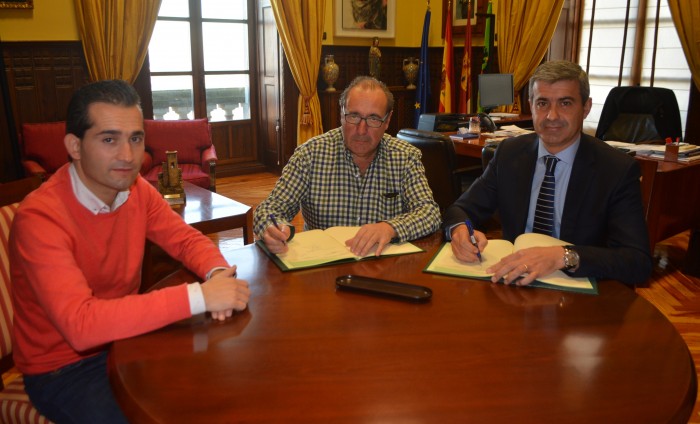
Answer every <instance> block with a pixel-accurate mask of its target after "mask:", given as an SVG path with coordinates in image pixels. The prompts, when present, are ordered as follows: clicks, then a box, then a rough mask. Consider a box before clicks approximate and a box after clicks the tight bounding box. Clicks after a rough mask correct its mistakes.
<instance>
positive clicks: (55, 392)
mask: <svg viewBox="0 0 700 424" xmlns="http://www.w3.org/2000/svg"><path fill="white" fill-rule="evenodd" d="M24 384H25V389H26V391H27V394H28V395H29V399H30V400H31V401H32V404H34V407H35V408H36V409H37V410H39V412H41V414H42V415H43V416H45V417H46V418H48V419H50V420H51V421H53V422H55V423H57V424H63V423H91V424H92V423H114V424H117V423H119V424H124V423H128V421H127V420H126V418H125V417H124V414H123V413H122V411H121V409H120V408H119V405H118V404H117V401H116V400H115V399H114V394H113V393H112V388H111V387H110V385H109V378H108V376H107V352H106V351H105V352H102V353H99V354H97V355H95V356H91V357H89V358H86V359H83V360H82V361H78V362H76V363H73V364H70V365H66V366H65V367H63V368H60V369H58V370H56V371H52V372H49V373H46V374H38V375H25V376H24Z"/></svg>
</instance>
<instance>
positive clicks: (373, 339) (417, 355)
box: [109, 235, 696, 423]
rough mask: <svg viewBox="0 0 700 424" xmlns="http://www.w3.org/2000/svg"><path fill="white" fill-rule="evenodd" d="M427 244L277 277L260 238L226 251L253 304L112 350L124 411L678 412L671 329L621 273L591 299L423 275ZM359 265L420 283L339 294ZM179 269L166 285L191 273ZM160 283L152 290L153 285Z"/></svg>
mask: <svg viewBox="0 0 700 424" xmlns="http://www.w3.org/2000/svg"><path fill="white" fill-rule="evenodd" d="M415 244H417V245H419V246H420V247H422V248H423V249H425V253H419V254H412V255H404V256H397V257H391V258H383V259H380V260H369V261H361V262H356V263H351V264H342V265H334V266H327V267H322V268H316V269H310V270H303V271H296V272H287V273H283V272H281V271H280V270H279V269H278V268H277V267H276V266H275V265H274V264H273V263H272V262H271V261H270V260H269V258H268V257H267V256H265V254H264V253H262V251H261V250H260V249H259V248H258V247H257V246H255V245H250V246H245V247H243V248H241V249H238V250H233V251H231V252H230V255H229V256H228V257H227V259H229V261H230V262H231V263H235V264H237V265H238V274H239V276H240V277H241V278H243V279H246V280H248V281H249V282H250V284H251V289H252V298H251V301H250V304H249V308H248V309H247V310H246V311H244V312H243V313H239V314H236V315H235V316H234V317H233V318H231V319H229V320H227V321H226V322H223V323H219V322H211V321H210V320H208V319H205V318H204V317H203V316H199V317H195V318H192V319H190V320H186V321H182V322H179V323H176V324H174V325H171V326H169V327H167V328H165V329H162V330H159V331H155V332H153V333H151V334H147V335H144V336H140V337H135V338H131V339H128V340H121V341H117V342H115V343H114V344H113V346H112V350H111V352H110V357H109V358H110V359H109V370H110V378H111V381H112V386H113V389H114V391H115V394H116V396H117V399H118V401H119V403H120V405H121V406H122V408H123V409H124V411H125V413H126V414H127V417H128V418H129V419H130V421H131V422H134V423H148V422H163V423H177V422H188V423H189V422H216V423H219V422H300V421H303V422H324V423H325V422H333V423H337V422H348V423H355V422H390V423H394V422H518V423H526V422H535V423H540V422H567V423H576V422H581V423H590V422H686V420H687V418H688V417H689V416H690V413H691V411H692V408H693V405H694V402H695V397H696V377H695V369H694V365H693V362H692V358H691V355H690V354H689V351H688V348H687V346H686V344H685V343H684V341H683V339H682V338H681V337H680V335H679V333H678V332H677V331H676V329H675V328H674V327H673V325H672V324H671V323H670V322H669V321H668V320H667V319H666V318H665V317H664V316H663V315H662V314H661V313H660V312H659V311H658V310H656V309H655V308H654V307H653V306H652V305H651V304H650V303H648V302H647V301H646V300H644V299H643V298H641V297H639V296H637V295H636V294H635V292H634V291H633V290H632V289H630V288H627V287H625V286H623V285H621V284H619V283H617V282H614V281H605V282H601V283H600V295H598V296H593V295H583V294H572V293H564V292H559V291H553V290H545V289H533V288H524V287H523V288H520V287H513V286H503V285H493V284H491V283H489V282H486V281H478V280H468V279H457V278H451V277H446V276H440V275H434V274H425V273H422V272H421V271H422V269H423V268H424V267H425V265H426V264H427V262H428V261H429V260H430V258H431V257H432V256H433V254H434V253H435V251H436V249H437V247H438V246H439V244H440V236H439V235H434V236H431V237H429V238H426V239H423V240H419V241H417V242H415ZM345 274H357V275H366V276H376V277H382V278H388V279H393V280H398V281H404V282H408V283H414V284H420V285H424V286H428V287H430V288H431V289H432V291H433V299H432V300H431V301H430V302H429V303H425V304H412V303H405V302H401V301H395V300H390V299H384V298H377V297H372V296H367V295H361V294H354V293H348V292H340V291H336V289H335V285H334V284H335V278H336V277H337V276H340V275H345ZM193 279H194V277H193V276H192V275H189V274H188V273H187V272H186V271H184V270H182V271H178V272H177V273H176V274H173V275H172V276H170V277H169V278H167V279H166V280H164V281H163V282H162V284H163V285H168V284H173V283H177V282H180V281H192V280H193ZM159 285H160V284H159Z"/></svg>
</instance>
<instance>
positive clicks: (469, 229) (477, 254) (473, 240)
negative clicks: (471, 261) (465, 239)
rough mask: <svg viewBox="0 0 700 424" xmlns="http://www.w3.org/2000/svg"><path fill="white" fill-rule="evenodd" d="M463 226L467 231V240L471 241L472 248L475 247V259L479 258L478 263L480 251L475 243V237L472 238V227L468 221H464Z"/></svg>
mask: <svg viewBox="0 0 700 424" xmlns="http://www.w3.org/2000/svg"><path fill="white" fill-rule="evenodd" d="M464 225H466V226H467V230H468V231H469V240H471V242H472V244H473V245H474V247H476V257H477V258H479V262H481V251H480V250H479V245H478V244H477V242H476V237H474V226H473V225H472V222H471V221H470V220H469V219H467V220H465V221H464Z"/></svg>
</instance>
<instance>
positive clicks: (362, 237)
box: [254, 76, 441, 256]
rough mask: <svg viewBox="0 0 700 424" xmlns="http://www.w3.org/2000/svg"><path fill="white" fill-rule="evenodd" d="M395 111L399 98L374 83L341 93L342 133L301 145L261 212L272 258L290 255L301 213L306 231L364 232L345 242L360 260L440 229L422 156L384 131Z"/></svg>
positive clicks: (258, 220) (260, 225) (363, 81)
mask: <svg viewBox="0 0 700 424" xmlns="http://www.w3.org/2000/svg"><path fill="white" fill-rule="evenodd" d="M393 106H394V96H393V95H392V94H391V92H390V91H389V90H388V89H387V88H386V86H385V85H384V84H383V83H382V82H380V81H377V80H376V79H374V78H372V77H367V76H361V77H357V78H355V80H353V81H352V82H351V83H350V85H349V86H348V87H347V88H346V89H345V91H343V93H342V94H341V96H340V108H341V118H340V122H341V126H340V128H336V129H333V130H330V131H328V132H327V133H325V134H321V135H319V136H316V137H313V138H311V139H310V140H309V141H307V142H306V143H304V144H303V145H301V146H298V147H297V149H296V150H295V152H294V154H293V155H292V157H291V159H290V160H289V163H288V164H287V165H286V166H285V167H284V170H283V171H282V176H281V177H280V179H279V180H278V181H277V184H276V185H275V188H274V189H273V190H272V192H271V193H270V195H269V196H268V197H267V199H265V200H264V201H263V202H262V203H261V204H260V205H259V206H258V207H257V208H256V210H255V221H254V228H255V233H256V235H257V236H258V237H259V238H261V239H262V240H263V241H264V242H265V244H266V245H267V247H268V248H269V249H270V251H271V252H273V253H282V252H285V251H287V245H286V241H287V240H289V239H290V238H291V237H292V236H293V235H294V234H293V233H294V231H293V230H294V227H293V226H292V225H290V222H291V220H292V219H293V218H294V216H296V214H297V213H298V212H299V208H300V207H301V211H302V215H303V217H304V228H305V229H326V228H329V227H335V226H359V227H361V228H360V230H359V231H358V232H357V234H356V235H355V237H353V238H352V239H350V240H348V241H346V244H347V245H348V247H349V248H350V250H351V251H352V252H353V253H354V254H355V255H358V256H364V255H366V254H367V253H369V251H370V250H371V249H372V248H373V247H374V246H375V245H376V246H377V250H376V254H377V255H379V254H381V251H382V250H383V248H384V246H386V245H387V244H388V243H390V242H403V241H407V240H414V239H417V238H419V237H422V236H425V235H427V234H430V233H432V232H434V231H436V230H437V229H438V228H439V226H440V223H441V218H440V210H439V208H438V205H437V203H435V201H434V200H433V195H432V192H431V190H430V188H429V187H428V180H427V179H426V177H425V169H424V168H423V164H422V162H421V153H420V151H419V150H418V149H417V148H415V147H413V146H411V145H410V144H408V143H407V142H405V141H402V140H397V139H396V138H393V137H391V136H390V135H388V134H385V133H384V131H386V129H387V128H388V126H389V120H390V119H391V113H392V109H393Z"/></svg>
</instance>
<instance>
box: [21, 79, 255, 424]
mask: <svg viewBox="0 0 700 424" xmlns="http://www.w3.org/2000/svg"><path fill="white" fill-rule="evenodd" d="M144 136H145V134H144V130H143V115H142V112H141V107H140V103H139V97H138V94H137V93H136V91H135V90H134V89H133V87H131V86H130V85H128V84H127V83H126V82H124V81H117V80H114V81H100V82H96V83H93V84H89V85H87V86H85V87H83V88H81V89H79V90H78V91H77V92H76V93H75V94H74V95H73V98H72V99H71V101H70V104H69V106H68V118H67V121H66V136H65V139H64V142H65V146H66V149H67V151H68V155H69V156H70V158H71V162H70V163H69V164H67V165H65V166H63V167H62V168H61V169H59V170H58V171H57V172H56V173H55V174H54V175H53V176H52V177H51V178H50V179H49V180H48V181H47V182H45V183H44V184H42V186H41V187H40V188H39V189H37V190H36V191H35V192H33V193H31V194H30V195H29V196H28V197H27V198H26V199H25V201H24V202H23V203H22V205H21V206H20V208H19V211H18V212H17V215H16V217H15V219H14V222H13V227H12V231H11V236H10V241H9V247H10V267H11V279H12V283H13V290H12V299H13V305H14V334H13V336H14V360H15V364H16V366H17V368H18V369H19V370H20V371H21V372H22V373H23V374H24V381H25V385H26V390H27V393H28V394H29V397H30V399H31V401H32V403H33V404H34V406H35V407H36V408H37V409H38V410H39V411H40V412H41V413H42V414H43V415H44V416H46V417H47V418H49V419H50V420H52V421H54V422H57V423H64V422H71V423H125V422H127V421H126V419H125V417H124V415H123V414H122V412H121V410H120V409H119V406H118V405H117V403H116V401H115V399H114V396H113V394H112V391H111V388H110V385H109V379H108V376H107V366H106V358H107V350H108V348H109V344H110V343H111V342H112V341H114V340H118V339H123V338H127V337H133V336H136V335H139V334H143V333H146V332H149V331H152V330H155V329H158V328H160V327H163V326H165V325H167V324H170V323H173V322H175V321H178V320H181V319H184V318H188V317H190V316H192V315H195V314H200V313H204V312H207V311H208V312H211V314H212V317H213V318H214V319H218V320H224V319H226V318H227V317H230V316H231V315H232V314H233V311H242V310H244V309H245V308H246V307H247V303H248V297H249V295H250V291H249V289H248V283H247V282H246V281H243V280H238V279H237V278H236V273H235V272H236V267H235V266H233V267H230V266H229V265H228V263H227V262H226V260H225V259H224V257H223V256H222V255H221V253H220V252H219V250H218V249H217V248H216V246H215V245H214V244H213V243H212V242H211V241H210V240H209V239H208V238H207V237H205V236H203V235H202V234H201V233H200V232H198V231H197V230H195V229H193V228H192V227H190V226H189V225H187V224H185V222H184V221H183V220H182V218H181V217H180V216H179V215H178V214H176V213H175V212H174V211H172V210H171V209H170V207H169V206H168V204H167V202H166V201H165V200H163V199H162V197H161V196H160V194H159V193H158V191H157V190H156V189H155V188H154V187H152V186H151V185H150V184H149V183H148V182H147V181H145V180H144V179H143V178H141V177H140V176H139V170H140V169H141V162H142V161H143V157H144V141H145V137H144ZM146 239H149V240H151V241H152V242H154V243H156V244H158V245H159V246H161V247H162V248H163V249H164V250H165V251H166V252H167V253H168V254H170V256H172V257H174V258H176V259H178V260H180V261H181V262H183V263H184V265H185V266H186V267H187V268H188V269H190V270H192V271H193V272H195V273H196V274H197V275H199V276H200V277H203V278H204V280H205V282H204V283H202V284H200V283H197V282H194V283H191V284H183V285H180V286H177V287H169V288H166V289H162V290H157V291H153V292H150V293H146V294H138V289H139V284H140V281H141V263H142V260H143V254H144V244H145V241H146Z"/></svg>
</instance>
